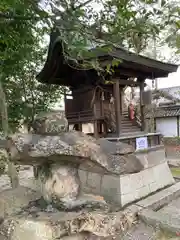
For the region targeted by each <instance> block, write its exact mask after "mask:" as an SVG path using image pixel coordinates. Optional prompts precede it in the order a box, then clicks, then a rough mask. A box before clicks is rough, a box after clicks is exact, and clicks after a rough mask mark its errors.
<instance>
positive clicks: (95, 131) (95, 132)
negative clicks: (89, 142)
mask: <svg viewBox="0 0 180 240" xmlns="http://www.w3.org/2000/svg"><path fill="white" fill-rule="evenodd" d="M93 112H94V137H95V138H98V137H99V134H98V123H97V112H96V103H94V108H93Z"/></svg>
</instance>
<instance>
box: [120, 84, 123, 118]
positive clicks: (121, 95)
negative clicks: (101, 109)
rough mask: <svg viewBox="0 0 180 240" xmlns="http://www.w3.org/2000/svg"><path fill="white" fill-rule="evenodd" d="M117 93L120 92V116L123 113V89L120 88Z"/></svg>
mask: <svg viewBox="0 0 180 240" xmlns="http://www.w3.org/2000/svg"><path fill="white" fill-rule="evenodd" d="M119 91H120V111H121V115H122V112H123V106H122V103H123V94H122V92H123V88H121V87H120V89H119Z"/></svg>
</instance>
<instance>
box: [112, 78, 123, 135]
mask: <svg viewBox="0 0 180 240" xmlns="http://www.w3.org/2000/svg"><path fill="white" fill-rule="evenodd" d="M113 95H114V100H115V101H114V104H115V114H116V133H117V135H118V136H119V135H120V134H121V106H120V104H121V99H120V89H119V79H116V81H115V83H114V84H113Z"/></svg>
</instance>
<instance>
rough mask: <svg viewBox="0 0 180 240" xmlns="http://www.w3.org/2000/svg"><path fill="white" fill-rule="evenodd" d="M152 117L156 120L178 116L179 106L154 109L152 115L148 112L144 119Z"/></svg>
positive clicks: (179, 113)
mask: <svg viewBox="0 0 180 240" xmlns="http://www.w3.org/2000/svg"><path fill="white" fill-rule="evenodd" d="M152 115H153V116H154V117H156V118H161V117H176V116H180V105H172V106H166V107H157V108H156V109H154V113H152V112H150V111H149V112H148V113H147V114H146V118H150V117H152Z"/></svg>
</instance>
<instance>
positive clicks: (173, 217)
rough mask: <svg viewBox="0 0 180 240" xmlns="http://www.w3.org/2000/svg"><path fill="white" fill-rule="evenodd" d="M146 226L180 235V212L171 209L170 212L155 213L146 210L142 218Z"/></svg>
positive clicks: (142, 213)
mask: <svg viewBox="0 0 180 240" xmlns="http://www.w3.org/2000/svg"><path fill="white" fill-rule="evenodd" d="M140 218H141V220H143V221H144V222H145V223H146V224H148V225H151V226H153V227H155V228H156V229H157V228H158V229H163V230H165V231H169V232H172V233H175V234H177V233H180V210H179V209H177V208H173V207H172V208H171V209H169V211H168V212H160V211H159V212H154V211H153V210H150V209H145V210H143V211H142V212H141V216H140Z"/></svg>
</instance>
